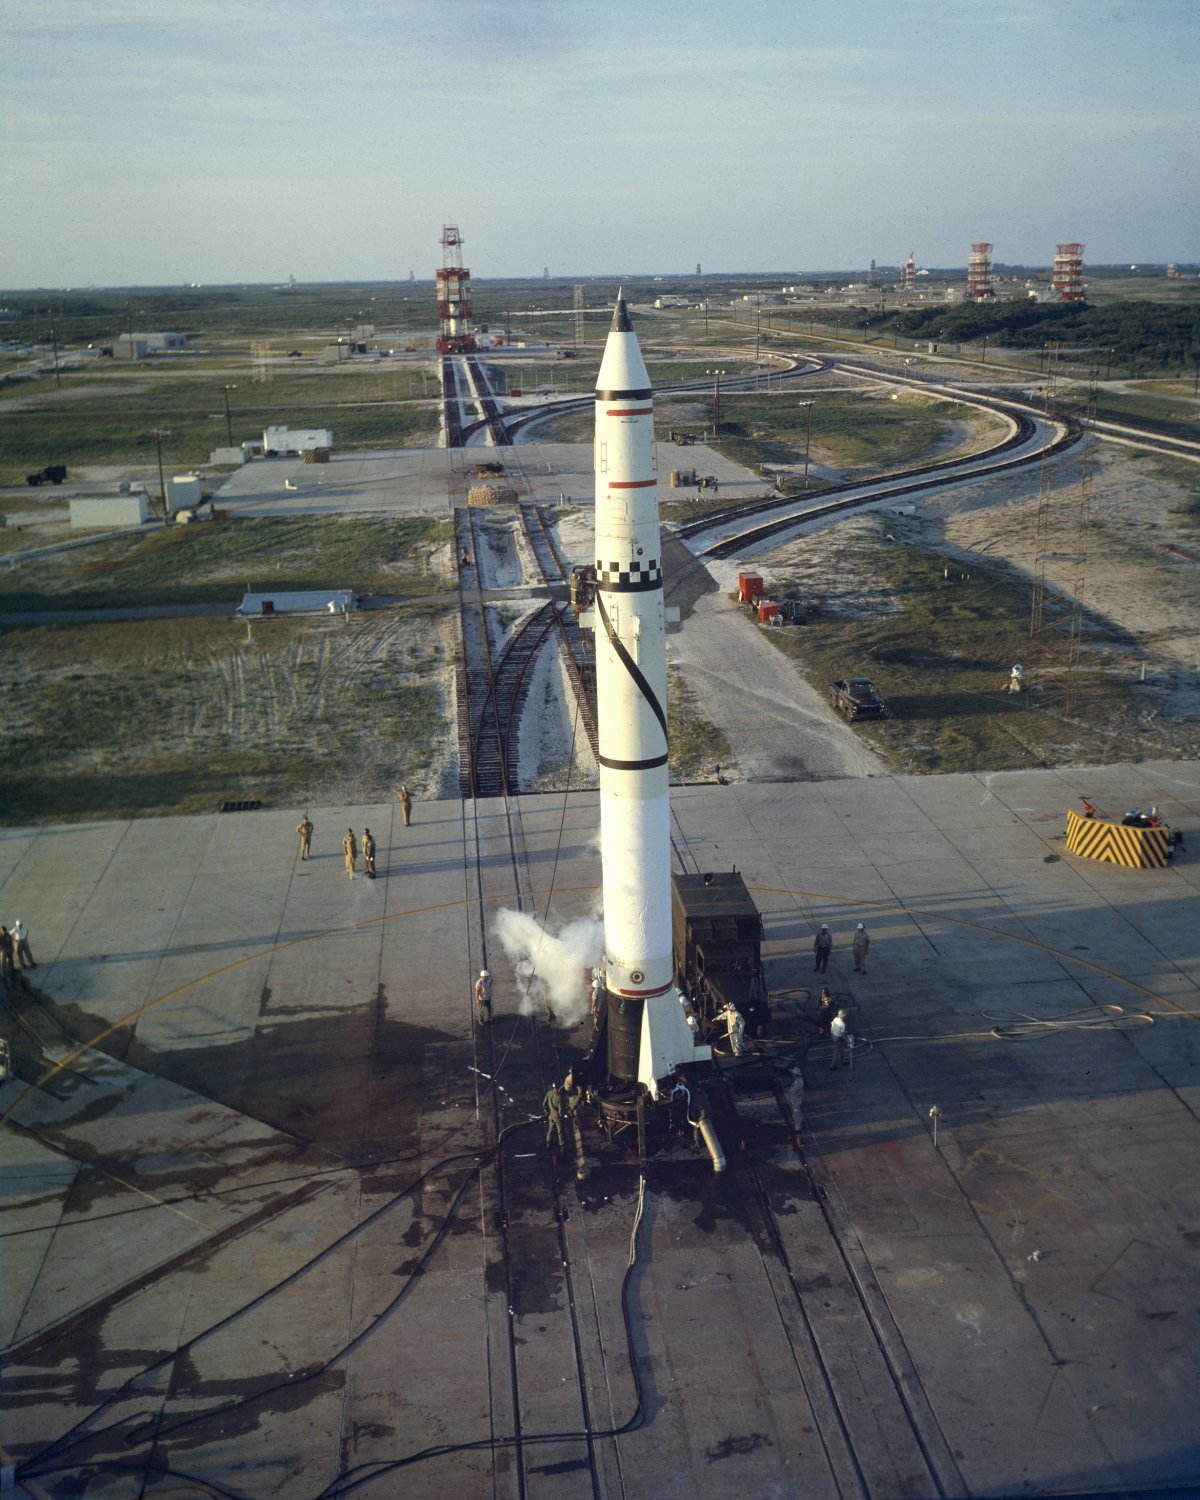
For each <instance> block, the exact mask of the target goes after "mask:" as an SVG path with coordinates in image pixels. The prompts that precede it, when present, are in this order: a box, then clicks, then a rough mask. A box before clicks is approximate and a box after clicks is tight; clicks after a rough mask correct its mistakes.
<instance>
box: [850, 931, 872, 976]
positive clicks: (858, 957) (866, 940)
mask: <svg viewBox="0 0 1200 1500" xmlns="http://www.w3.org/2000/svg"><path fill="white" fill-rule="evenodd" d="M870 948H871V939H870V936H869V935H868V933H867V929H866V925H865V923H863V922H860V923H859V924H858V926H857V927H856V928H855V929H854V972H855V973H856V974H865V973H866V972H867V954H868V952H869V951H870Z"/></svg>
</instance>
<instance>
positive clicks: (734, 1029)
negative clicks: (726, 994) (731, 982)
mask: <svg viewBox="0 0 1200 1500" xmlns="http://www.w3.org/2000/svg"><path fill="white" fill-rule="evenodd" d="M721 1018H722V1019H723V1020H724V1022H725V1024H726V1026H728V1028H729V1046H730V1050H731V1051H732V1052H733V1055H734V1057H741V1055H742V1038H743V1037H744V1036H745V1034H746V1023H745V1021H744V1020H743V1019H742V1013H741V1011H740V1010H738V1008H737V1006H736V1005H734V1003H733V1001H732V1000H731V1001H730V1002H729V1004H728V1005H726V1007H725V1009H724V1010H723V1011H722V1012H721Z"/></svg>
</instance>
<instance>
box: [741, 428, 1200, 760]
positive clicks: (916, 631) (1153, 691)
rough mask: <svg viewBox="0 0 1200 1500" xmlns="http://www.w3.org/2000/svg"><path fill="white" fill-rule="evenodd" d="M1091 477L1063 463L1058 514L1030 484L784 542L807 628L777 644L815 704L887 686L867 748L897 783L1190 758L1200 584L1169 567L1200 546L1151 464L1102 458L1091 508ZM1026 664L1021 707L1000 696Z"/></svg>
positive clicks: (783, 581)
mask: <svg viewBox="0 0 1200 1500" xmlns="http://www.w3.org/2000/svg"><path fill="white" fill-rule="evenodd" d="M1087 461H1088V460H1087V459H1086V458H1085V457H1084V456H1081V455H1079V454H1074V455H1072V456H1071V457H1070V458H1069V460H1068V461H1065V462H1064V461H1062V460H1060V461H1058V462H1057V464H1056V467H1055V468H1054V469H1053V470H1052V471H1051V474H1050V488H1049V492H1048V499H1047V501H1046V503H1045V505H1042V504H1041V503H1040V498H1041V493H1042V486H1041V480H1040V476H1039V475H1038V474H1037V473H1036V471H1031V472H1030V473H1028V474H1026V475H1024V476H1007V477H1005V478H1003V479H997V480H994V481H987V482H983V483H980V484H977V485H970V486H959V487H955V488H953V489H948V490H946V491H945V492H943V493H942V494H941V495H938V496H933V497H930V498H927V499H923V500H920V501H918V502H916V503H915V504H913V505H904V506H900V507H895V508H892V509H883V510H880V511H877V512H875V513H873V514H870V515H863V516H858V517H856V518H854V519H852V520H847V521H842V522H839V523H836V524H831V525H829V526H826V527H825V528H823V529H821V530H818V531H816V532H813V533H810V534H808V535H806V536H802V537H800V538H797V539H795V540H792V541H790V542H788V543H787V544H785V545H784V546H783V547H780V548H778V549H777V550H776V551H775V552H774V553H772V554H770V555H769V556H764V557H762V558H760V559H759V560H758V561H759V562H760V564H761V571H763V572H764V573H765V574H766V575H767V577H768V582H769V585H770V587H771V588H772V589H777V590H779V591H780V592H790V591H794V592H798V593H800V594H801V595H802V596H803V597H804V598H806V599H807V600H808V601H809V602H810V604H811V605H812V613H811V615H810V624H809V625H808V626H806V627H804V628H803V629H802V630H796V631H784V632H772V637H771V638H772V640H773V641H774V642H775V644H777V645H779V646H781V647H782V648H783V649H784V650H785V651H786V652H787V654H788V655H790V656H792V657H793V658H794V659H796V660H797V661H799V662H800V663H801V664H802V665H803V667H804V669H805V672H806V675H808V677H809V679H810V681H811V682H813V684H814V685H815V686H817V687H818V688H820V687H822V686H823V685H824V684H825V683H826V682H827V681H828V680H831V679H832V677H834V676H845V675H848V674H858V675H863V676H869V677H871V678H873V679H874V680H875V682H876V684H877V686H878V687H879V688H880V691H881V692H882V694H883V696H884V697H885V699H887V700H888V702H889V704H890V707H891V710H892V717H891V718H890V719H889V720H888V721H887V722H885V723H883V724H877V725H876V724H872V725H863V726H860V727H858V728H857V729H856V731H855V732H856V733H858V734H860V735H861V736H862V737H863V738H864V739H867V740H869V741H870V742H871V743H873V744H874V745H875V746H876V748H877V749H878V750H879V751H880V753H881V754H883V755H884V756H885V757H886V758H887V760H888V761H889V763H890V764H891V765H893V766H895V767H897V768H899V769H905V770H929V771H939V772H940V771H950V770H954V771H967V770H972V771H974V770H996V769H1003V768H1011V767H1018V766H1027V765H1062V764H1072V763H1076V764H1077V763H1082V762H1085V761H1086V762H1092V763H1097V762H1106V761H1113V760H1138V759H1141V758H1144V757H1149V756H1153V757H1160V758H1173V757H1179V758H1189V757H1194V756H1195V755H1196V754H1197V753H1200V678H1198V676H1197V667H1198V664H1200V662H1198V659H1200V604H1198V602H1197V601H1198V600H1200V569H1197V567H1196V565H1195V564H1193V563H1190V562H1187V561H1185V560H1184V559H1182V558H1180V557H1178V556H1175V555H1173V554H1170V553H1167V552H1164V551H1162V550H1161V549H1162V547H1163V545H1164V544H1167V543H1171V542H1174V541H1177V540H1184V539H1186V538H1188V537H1190V536H1194V530H1193V529H1192V528H1191V527H1190V526H1189V525H1188V523H1187V520H1186V518H1185V517H1181V513H1180V506H1181V503H1182V502H1183V501H1184V500H1186V497H1187V485H1186V483H1181V482H1180V481H1178V480H1176V479H1174V478H1172V477H1171V475H1170V474H1169V473H1165V472H1163V467H1162V465H1161V464H1160V463H1159V462H1158V461H1157V460H1154V459H1150V460H1147V459H1144V458H1142V457H1140V456H1138V455H1137V454H1135V453H1130V452H1127V451H1126V450H1123V449H1119V448H1114V447H1112V446H1104V445H1096V446H1095V448H1094V450H1093V453H1092V454H1091V458H1090V462H1091V473H1090V477H1089V478H1088V480H1087V483H1088V485H1089V487H1090V489H1089V492H1088V493H1085V491H1084V490H1083V488H1082V485H1083V482H1084V478H1085V472H1086V464H1087ZM906 512H907V513H906ZM1039 515H1040V516H1041V517H1042V523H1043V524H1042V526H1041V530H1040V533H1039ZM1185 545H1186V541H1185ZM1035 552H1036V553H1037V554H1038V555H1040V556H1041V558H1042V559H1043V564H1044V588H1045V594H1044V599H1043V613H1042V624H1041V629H1040V630H1037V631H1034V630H1033V629H1032V624H1033V609H1032V605H1033V599H1034V588H1033V584H1034V572H1035V564H1034V557H1035ZM1076 600H1078V607H1076ZM1015 662H1020V663H1021V664H1022V666H1023V667H1024V668H1025V672H1026V676H1027V680H1028V682H1029V684H1030V685H1031V687H1032V689H1033V690H1032V691H1031V692H1030V693H1029V694H1027V695H1013V694H1010V693H1008V692H1007V691H1006V690H1005V689H1006V683H1007V680H1008V676H1009V673H1010V670H1011V667H1012V665H1013V663H1015Z"/></svg>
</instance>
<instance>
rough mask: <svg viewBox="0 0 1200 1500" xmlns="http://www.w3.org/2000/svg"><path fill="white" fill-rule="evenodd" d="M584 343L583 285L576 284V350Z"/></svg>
mask: <svg viewBox="0 0 1200 1500" xmlns="http://www.w3.org/2000/svg"><path fill="white" fill-rule="evenodd" d="M582 343H583V283H582V282H581V281H580V282H576V283H575V348H576V349H578V348H579V347H580V346H581V345H582Z"/></svg>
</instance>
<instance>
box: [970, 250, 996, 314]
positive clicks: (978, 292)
mask: <svg viewBox="0 0 1200 1500" xmlns="http://www.w3.org/2000/svg"><path fill="white" fill-rule="evenodd" d="M995 295H996V288H995V287H994V286H993V285H992V247H991V245H989V244H988V243H987V242H986V241H984V240H981V241H980V242H979V244H977V245H972V246H971V253H970V255H968V256H967V296H968V297H970V298H971V300H972V301H973V302H983V301H985V300H986V299H987V298H989V297H994V296H995Z"/></svg>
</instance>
